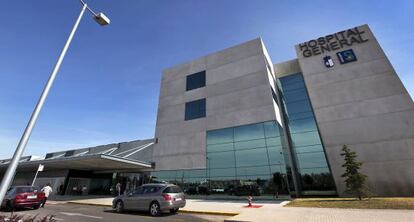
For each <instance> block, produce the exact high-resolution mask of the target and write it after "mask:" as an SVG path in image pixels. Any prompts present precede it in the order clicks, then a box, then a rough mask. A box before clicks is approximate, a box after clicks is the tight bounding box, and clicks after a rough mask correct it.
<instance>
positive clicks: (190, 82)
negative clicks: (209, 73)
mask: <svg viewBox="0 0 414 222" xmlns="http://www.w3.org/2000/svg"><path fill="white" fill-rule="evenodd" d="M204 86H206V71H201V72H198V73H194V74H191V75H188V76H187V86H186V87H187V88H186V89H187V91H189V90H192V89H197V88H201V87H204Z"/></svg>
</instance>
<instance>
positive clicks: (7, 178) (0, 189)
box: [0, 0, 110, 203]
mask: <svg viewBox="0 0 414 222" xmlns="http://www.w3.org/2000/svg"><path fill="white" fill-rule="evenodd" d="M80 3H81V4H82V9H81V11H80V14H79V16H78V18H77V20H76V22H75V25H74V26H73V28H72V31H71V32H70V34H69V37H68V39H67V40H66V43H65V46H64V47H63V49H62V52H61V53H60V55H59V58H58V60H57V62H56V64H55V66H54V68H53V71H52V73H51V74H50V77H49V80H48V81H47V83H46V85H45V87H44V89H43V92H42V94H41V96H40V98H39V100H38V102H37V104H36V107H35V109H34V110H33V113H32V116H31V117H30V120H29V122H28V124H27V126H26V129H25V130H24V132H23V135H22V137H21V138H20V141H19V144H18V145H17V148H16V150H15V152H14V155H13V158H12V160H11V161H10V164H9V166H8V168H7V171H6V173H5V174H4V177H3V180H2V182H1V186H0V203H2V202H3V199H4V195H5V194H6V192H7V189H8V188H9V186H10V184H11V182H12V180H13V178H14V175H15V173H16V169H17V166H18V165H19V160H20V158H21V156H22V154H23V152H24V149H25V148H26V144H27V142H28V140H29V137H30V134H31V133H32V130H33V127H34V125H35V124H36V120H37V118H38V116H39V113H40V111H41V110H42V107H43V104H44V102H45V100H46V97H47V95H48V93H49V91H50V88H51V87H52V84H53V81H54V80H55V77H56V74H57V72H58V71H59V68H60V65H61V64H62V61H63V58H64V57H65V54H66V51H67V50H68V48H69V45H70V43H71V41H72V38H73V36H74V35H75V32H76V29H77V28H78V25H79V23H80V20H81V19H82V16H83V14H84V12H85V10H86V9H88V11H89V12H91V13H92V15H93V18H94V19H95V21H96V22H97V23H98V24H100V25H102V26H103V25H108V24H109V23H110V20H109V19H108V18H107V17H106V16H105V15H104V14H103V13H102V12H100V13H95V12H94V11H92V9H90V8H89V7H88V5H87V4H86V3H85V2H84V1H83V0H80Z"/></svg>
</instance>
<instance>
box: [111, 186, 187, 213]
mask: <svg viewBox="0 0 414 222" xmlns="http://www.w3.org/2000/svg"><path fill="white" fill-rule="evenodd" d="M185 203H186V200H185V195H184V193H183V191H182V190H181V188H180V187H178V186H176V185H173V184H144V185H142V186H140V187H138V188H137V189H135V190H134V191H131V192H129V193H127V194H124V195H120V196H118V197H116V198H114V200H113V201H112V208H114V209H115V210H116V212H118V213H121V212H122V211H124V210H143V211H148V212H149V213H150V214H151V216H158V215H159V214H161V212H162V211H166V210H169V211H170V212H171V213H177V212H178V210H179V208H183V207H184V206H185Z"/></svg>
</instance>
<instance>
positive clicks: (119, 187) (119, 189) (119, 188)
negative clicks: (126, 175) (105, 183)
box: [116, 183, 121, 196]
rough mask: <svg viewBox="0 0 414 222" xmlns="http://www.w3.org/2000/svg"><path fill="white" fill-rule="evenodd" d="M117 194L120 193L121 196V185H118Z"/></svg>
mask: <svg viewBox="0 0 414 222" xmlns="http://www.w3.org/2000/svg"><path fill="white" fill-rule="evenodd" d="M116 192H118V196H121V183H117V184H116Z"/></svg>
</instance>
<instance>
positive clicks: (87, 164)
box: [0, 154, 151, 172]
mask: <svg viewBox="0 0 414 222" xmlns="http://www.w3.org/2000/svg"><path fill="white" fill-rule="evenodd" d="M39 164H42V165H44V166H45V171H50V170H67V169H74V170H91V171H118V170H143V169H149V168H151V163H149V162H144V161H139V160H133V159H129V158H124V157H119V156H114V155H107V154H92V155H85V156H76V157H74V156H71V157H60V158H57V159H42V160H31V161H22V162H20V163H19V166H18V168H17V171H19V172H27V171H36V170H37V167H38V166H39ZM8 165H9V162H6V163H3V164H0V171H3V172H4V171H5V170H6V169H7V167H8Z"/></svg>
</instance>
